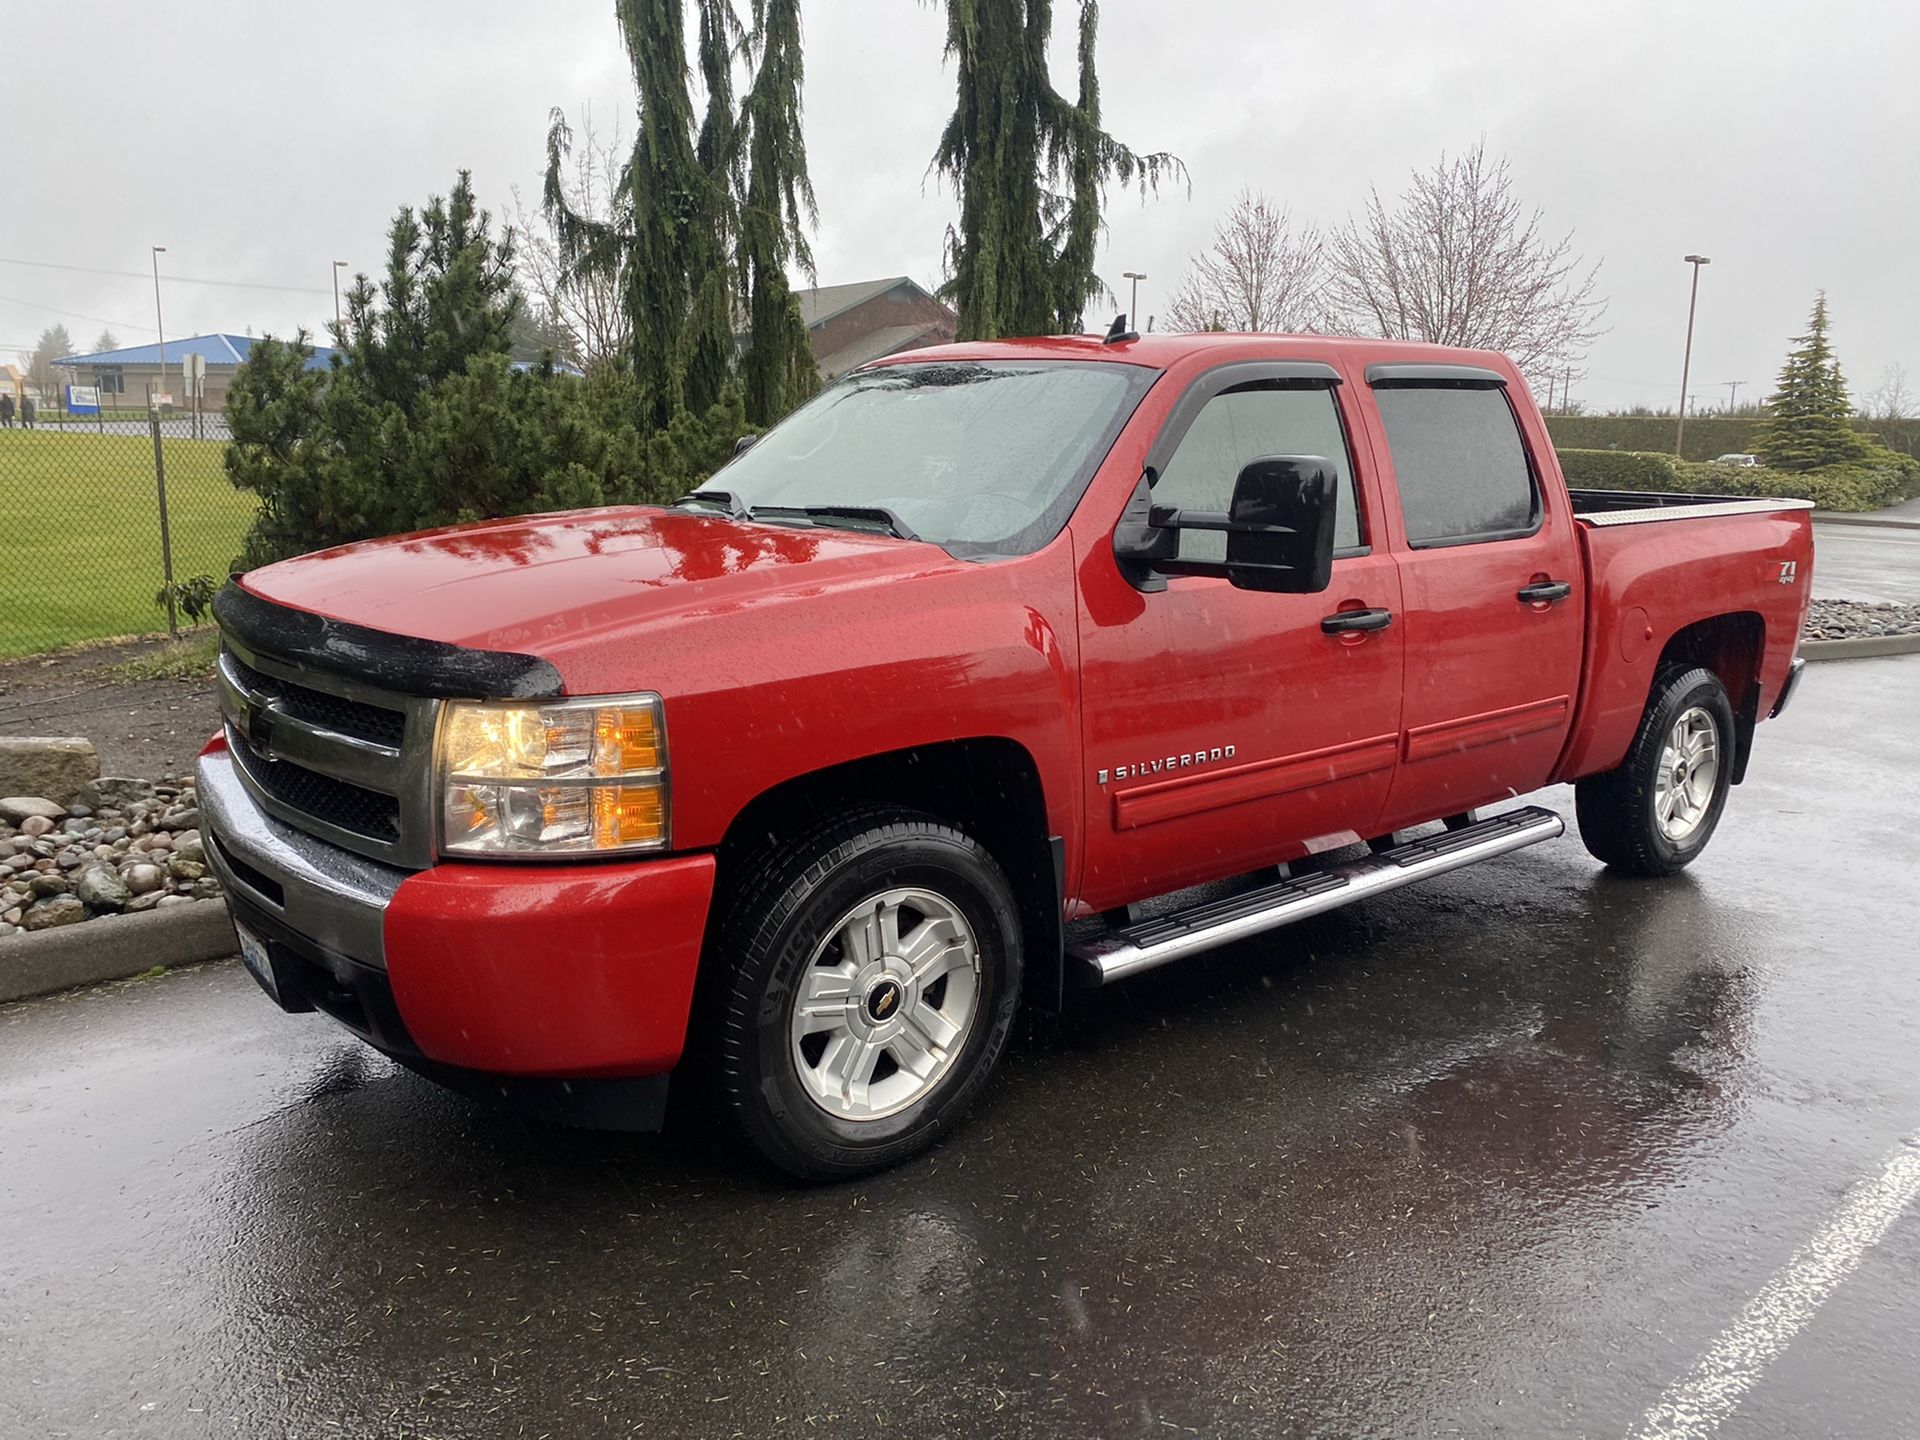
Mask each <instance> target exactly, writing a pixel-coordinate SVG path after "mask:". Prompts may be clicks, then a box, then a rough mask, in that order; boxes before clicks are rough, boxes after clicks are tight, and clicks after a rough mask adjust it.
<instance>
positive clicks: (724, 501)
mask: <svg viewBox="0 0 1920 1440" xmlns="http://www.w3.org/2000/svg"><path fill="white" fill-rule="evenodd" d="M693 500H698V501H700V502H701V504H703V505H715V506H718V507H719V508H720V509H722V510H724V511H726V512H727V514H728V515H730V516H732V517H733V518H734V519H735V520H745V519H747V518H748V512H747V507H746V506H745V505H743V504H741V503H740V497H739V496H737V495H735V494H734V493H733V492H732V491H731V490H695V491H694V492H693V493H692V494H690V495H682V496H681V497H680V498H679V499H678V500H676V501H674V502H673V503H674V505H675V506H676V507H678V506H681V505H685V504H687V503H688V502H689V501H693Z"/></svg>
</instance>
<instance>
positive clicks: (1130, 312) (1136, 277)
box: [1120, 270, 1147, 329]
mask: <svg viewBox="0 0 1920 1440" xmlns="http://www.w3.org/2000/svg"><path fill="white" fill-rule="evenodd" d="M1120 278H1121V279H1122V280H1131V281H1132V282H1133V298H1132V299H1131V300H1129V301H1128V302H1127V324H1128V325H1129V326H1131V327H1133V328H1135V329H1138V328H1139V325H1140V282H1141V281H1142V280H1144V279H1146V278H1147V277H1146V275H1145V274H1143V273H1142V272H1141V271H1138V270H1123V271H1121V272H1120Z"/></svg>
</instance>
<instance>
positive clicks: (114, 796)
mask: <svg viewBox="0 0 1920 1440" xmlns="http://www.w3.org/2000/svg"><path fill="white" fill-rule="evenodd" d="M79 799H80V803H81V804H83V805H91V806H92V807H93V808H94V809H95V810H121V811H125V810H128V809H130V808H131V807H132V806H134V805H136V804H138V803H139V802H140V801H142V800H151V799H153V781H151V780H140V779H136V778H134V777H133V776H129V775H103V776H101V777H100V778H99V779H98V780H92V781H89V782H88V783H87V784H85V785H82V786H81V787H80V795H79Z"/></svg>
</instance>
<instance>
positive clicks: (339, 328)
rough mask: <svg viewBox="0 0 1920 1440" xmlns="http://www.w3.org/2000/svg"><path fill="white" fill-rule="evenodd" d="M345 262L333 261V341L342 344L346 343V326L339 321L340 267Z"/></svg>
mask: <svg viewBox="0 0 1920 1440" xmlns="http://www.w3.org/2000/svg"><path fill="white" fill-rule="evenodd" d="M346 263H347V262H346V261H344V260H336V261H334V262H333V343H334V344H336V345H341V346H344V345H345V344H346V343H347V327H346V326H345V325H343V324H341V323H340V268H341V267H342V266H343V265H345V264H346Z"/></svg>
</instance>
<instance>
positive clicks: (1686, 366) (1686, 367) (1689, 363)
mask: <svg viewBox="0 0 1920 1440" xmlns="http://www.w3.org/2000/svg"><path fill="white" fill-rule="evenodd" d="M1684 258H1685V260H1686V262H1687V264H1689V265H1691V266H1692V267H1693V294H1692V295H1691V296H1690V297H1689V298H1688V300H1687V351H1686V355H1685V357H1684V358H1683V359H1682V360H1681V361H1680V423H1679V424H1678V425H1676V426H1675V427H1674V432H1673V453H1674V455H1675V457H1676V458H1677V457H1678V456H1679V454H1680V442H1681V440H1682V439H1684V438H1685V437H1686V433H1687V374H1688V372H1689V371H1690V370H1692V369H1693V310H1694V307H1695V306H1696V305H1698V304H1699V303H1700V267H1701V266H1702V265H1711V264H1712V263H1713V262H1712V261H1711V260H1709V259H1708V258H1707V257H1706V256H1704V255H1688V256H1685V257H1684Z"/></svg>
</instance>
